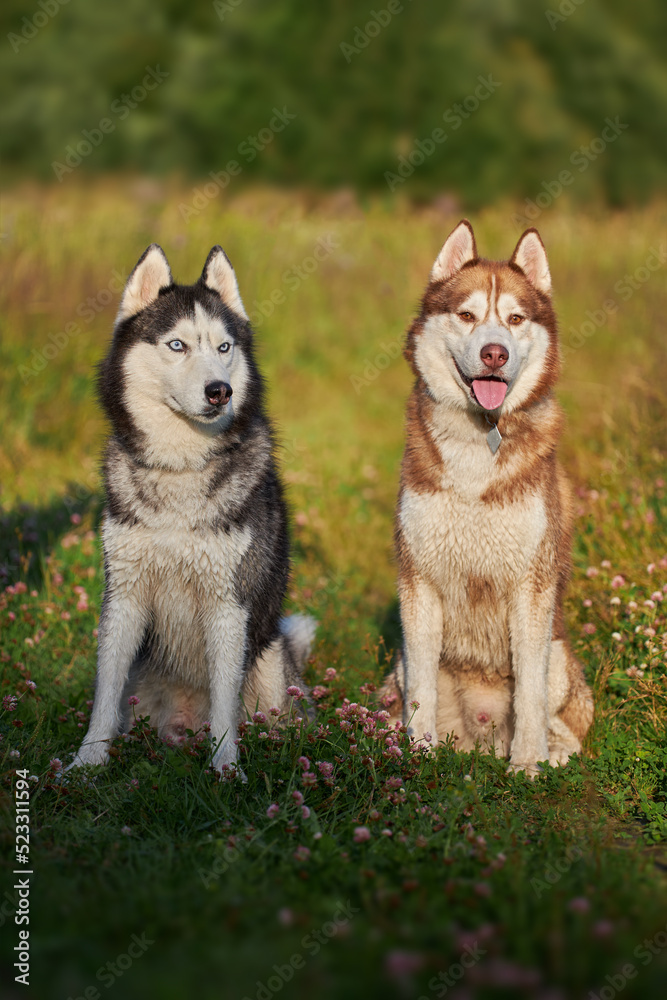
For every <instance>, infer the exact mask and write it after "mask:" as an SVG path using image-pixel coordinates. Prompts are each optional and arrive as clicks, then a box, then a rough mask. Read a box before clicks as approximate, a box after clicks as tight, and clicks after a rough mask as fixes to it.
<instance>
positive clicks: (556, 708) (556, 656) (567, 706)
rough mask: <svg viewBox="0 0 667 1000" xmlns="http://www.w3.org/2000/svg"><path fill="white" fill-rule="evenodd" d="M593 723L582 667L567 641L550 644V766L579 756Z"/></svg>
mask: <svg viewBox="0 0 667 1000" xmlns="http://www.w3.org/2000/svg"><path fill="white" fill-rule="evenodd" d="M592 721H593V696H592V694H591V691H590V688H589V687H588V685H587V684H586V681H585V680H584V675H583V670H582V667H581V664H580V663H579V661H578V660H577V659H576V657H575V656H574V653H573V652H572V651H571V649H570V648H569V646H568V644H567V641H566V640H562V639H556V640H554V641H553V642H552V643H551V654H550V657H549V763H550V764H551V765H552V766H553V767H555V766H556V765H557V764H567V761H568V759H569V758H570V756H571V755H572V754H574V753H581V741H582V740H583V738H584V736H585V735H586V733H587V732H588V730H589V728H590V725H591V722H592Z"/></svg>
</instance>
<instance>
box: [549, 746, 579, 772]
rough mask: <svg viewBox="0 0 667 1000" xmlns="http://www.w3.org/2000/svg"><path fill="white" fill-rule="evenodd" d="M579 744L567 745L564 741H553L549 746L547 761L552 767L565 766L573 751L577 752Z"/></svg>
mask: <svg viewBox="0 0 667 1000" xmlns="http://www.w3.org/2000/svg"><path fill="white" fill-rule="evenodd" d="M580 750H581V745H578V746H576V747H575V746H572V745H570V746H568V745H566V744H564V743H555V744H553V745H552V746H550V747H549V763H550V764H551V766H552V767H558V766H559V765H560V766H561V767H565V765H566V764H567V762H568V761H569V759H570V757H571V756H572V754H573V753H579V752H580Z"/></svg>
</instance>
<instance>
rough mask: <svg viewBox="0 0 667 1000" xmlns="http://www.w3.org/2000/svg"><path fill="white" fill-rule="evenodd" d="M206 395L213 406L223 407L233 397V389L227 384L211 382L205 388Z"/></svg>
mask: <svg viewBox="0 0 667 1000" xmlns="http://www.w3.org/2000/svg"><path fill="white" fill-rule="evenodd" d="M204 395H205V396H206V399H207V400H208V402H209V403H211V405H212V406H223V405H224V404H225V403H228V402H229V400H230V399H231V397H232V387H231V385H228V384H227V383H226V382H209V383H208V385H206V386H204Z"/></svg>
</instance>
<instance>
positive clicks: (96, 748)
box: [65, 741, 109, 771]
mask: <svg viewBox="0 0 667 1000" xmlns="http://www.w3.org/2000/svg"><path fill="white" fill-rule="evenodd" d="M108 763H109V754H108V748H107V745H106V743H105V742H104V741H100V742H99V743H84V744H83V746H81V747H79V752H78V753H77V755H76V756H75V758H74V760H73V761H72V763H71V764H68V765H67V767H66V768H65V771H71V770H72V768H75V767H83V766H84V765H85V764H91V765H92V766H94V767H97V766H99V765H100V764H108Z"/></svg>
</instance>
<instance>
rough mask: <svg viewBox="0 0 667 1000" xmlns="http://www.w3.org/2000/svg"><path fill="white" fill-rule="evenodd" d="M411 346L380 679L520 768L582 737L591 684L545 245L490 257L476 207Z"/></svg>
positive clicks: (437, 724)
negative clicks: (579, 624)
mask: <svg viewBox="0 0 667 1000" xmlns="http://www.w3.org/2000/svg"><path fill="white" fill-rule="evenodd" d="M405 356H406V358H407V360H408V362H409V363H410V365H411V367H412V369H413V371H414V373H415V376H416V382H415V386H414V389H413V391H412V395H411V396H410V399H409V402H408V410H407V442H406V448H405V454H404V457H403V464H402V468H401V486H400V493H399V499H398V509H397V513H396V548H397V555H398V566H399V579H398V589H399V598H400V606H401V621H402V625H403V637H404V645H403V652H402V656H401V657H399V661H398V663H397V665H396V668H395V670H394V671H393V673H392V674H391V675H390V677H389V678H388V680H387V684H386V686H385V694H386V693H390V694H391V693H393V694H395V695H396V696H397V697H396V700H395V701H394V703H393V710H394V711H395V712H396V714H397V717H401V716H402V715H405V716H406V717H409V716H410V715H411V714H412V712H413V709H412V707H411V703H412V702H418V703H419V707H418V708H417V709H416V710H415V711H414V716H413V719H412V724H411V731H412V733H413V735H414V736H415V738H417V739H422V738H423V739H425V740H426V741H427V742H430V743H432V744H436V743H437V742H438V740H442V739H444V738H445V737H446V736H447V735H448V734H450V733H453V734H455V736H456V737H457V738H458V743H457V746H458V747H459V748H461V749H466V750H469V749H471V748H472V747H473V746H474V745H475V743H476V742H477V741H479V742H480V744H481V745H482V746H484V747H487V748H488V747H489V746H490V745H491V743H494V744H495V747H496V752H498V753H499V754H503V755H504V756H509V757H510V762H511V766H512V767H513V768H514V769H515V770H525V771H526V772H527V773H528V774H531V775H533V774H535V773H537V770H538V767H537V764H538V761H544V760H549V761H550V762H551V763H552V764H564V763H565V762H566V761H567V759H568V757H569V756H570V754H572V753H576V752H578V751H580V750H581V740H582V739H583V737H584V736H585V734H586V732H587V731H588V728H589V726H590V724H591V721H592V718H593V700H592V697H591V692H590V690H589V688H588V687H587V685H586V682H585V681H584V677H583V672H582V668H581V665H580V664H579V663H578V661H577V660H576V659H575V656H574V654H573V652H572V650H571V648H570V645H569V642H568V639H567V634H566V630H565V625H564V622H563V611H562V599H563V591H564V589H565V586H566V583H567V580H568V577H569V573H570V545H571V533H572V509H571V508H572V504H571V497H570V491H569V487H568V484H567V481H566V479H565V476H564V474H563V472H562V470H561V469H560V468H559V466H558V462H557V459H556V448H557V444H558V438H559V436H560V432H561V425H562V416H561V412H560V409H559V407H558V404H557V403H556V401H555V399H554V397H553V386H554V383H555V381H556V378H557V376H558V372H559V367H560V359H559V347H558V337H557V330H556V317H555V314H554V309H553V304H552V301H551V277H550V273H549V265H548V262H547V256H546V252H545V250H544V246H543V244H542V241H541V239H540V237H539V235H538V233H537V232H536V230H534V229H529V230H528V231H527V232H525V233H524V234H523V236H522V237H521V239H520V240H519V242H518V244H517V247H516V249H515V250H514V253H513V255H512V257H511V259H510V260H509V261H502V262H496V261H489V260H484V259H481V258H479V257H478V255H477V247H476V245H475V237H474V234H473V231H472V227H471V225H470V223H469V222H468V221H467V220H463V221H462V222H460V223H459V225H458V226H457V227H456V229H455V230H454V231H453V232H452V234H451V235H450V236H449V238H448V239H447V241H446V243H445V244H444V246H443V248H442V250H441V251H440V254H439V256H438V258H437V260H436V262H435V264H434V266H433V270H432V271H431V276H430V281H429V284H428V287H427V289H426V293H425V295H424V298H423V301H422V308H421V313H420V315H419V316H418V317H417V319H416V320H415V321H414V323H413V324H412V326H411V327H410V330H409V331H408V337H407V344H406V348H405Z"/></svg>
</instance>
